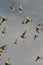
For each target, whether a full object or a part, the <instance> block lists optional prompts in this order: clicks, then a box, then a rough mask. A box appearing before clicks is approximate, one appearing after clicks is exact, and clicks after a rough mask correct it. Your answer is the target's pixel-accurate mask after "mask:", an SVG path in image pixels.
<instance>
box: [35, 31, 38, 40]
mask: <svg viewBox="0 0 43 65" xmlns="http://www.w3.org/2000/svg"><path fill="white" fill-rule="evenodd" d="M37 37H39V34H38V33H37V32H35V35H34V40H35V39H36V38H37Z"/></svg>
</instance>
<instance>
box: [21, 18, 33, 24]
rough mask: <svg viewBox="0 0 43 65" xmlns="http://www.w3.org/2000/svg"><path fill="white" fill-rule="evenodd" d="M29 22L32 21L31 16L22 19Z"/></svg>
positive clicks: (23, 21)
mask: <svg viewBox="0 0 43 65" xmlns="http://www.w3.org/2000/svg"><path fill="white" fill-rule="evenodd" d="M28 22H32V19H31V18H29V17H26V18H24V19H23V20H22V22H21V23H22V24H27V23H28Z"/></svg>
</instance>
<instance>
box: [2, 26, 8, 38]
mask: <svg viewBox="0 0 43 65" xmlns="http://www.w3.org/2000/svg"><path fill="white" fill-rule="evenodd" d="M1 33H2V35H3V37H4V36H5V35H6V33H7V31H6V26H4V29H3V30H2V31H1Z"/></svg>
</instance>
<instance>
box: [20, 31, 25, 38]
mask: <svg viewBox="0 0 43 65" xmlns="http://www.w3.org/2000/svg"><path fill="white" fill-rule="evenodd" d="M25 34H26V30H25V32H24V33H23V34H22V35H21V36H20V37H21V38H26V36H25Z"/></svg>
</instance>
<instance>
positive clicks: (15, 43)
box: [14, 39, 18, 47]
mask: <svg viewBox="0 0 43 65" xmlns="http://www.w3.org/2000/svg"><path fill="white" fill-rule="evenodd" d="M17 41H18V39H16V40H15V42H14V45H15V47H16V46H17Z"/></svg>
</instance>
